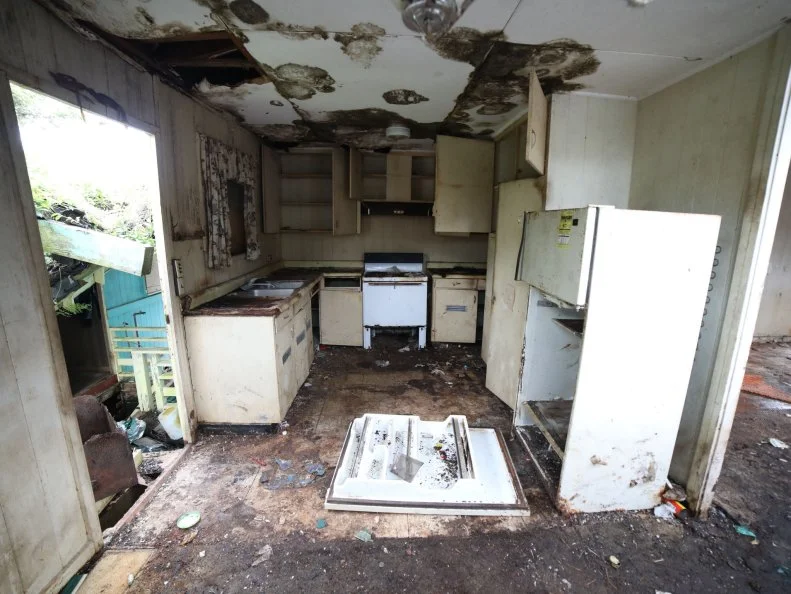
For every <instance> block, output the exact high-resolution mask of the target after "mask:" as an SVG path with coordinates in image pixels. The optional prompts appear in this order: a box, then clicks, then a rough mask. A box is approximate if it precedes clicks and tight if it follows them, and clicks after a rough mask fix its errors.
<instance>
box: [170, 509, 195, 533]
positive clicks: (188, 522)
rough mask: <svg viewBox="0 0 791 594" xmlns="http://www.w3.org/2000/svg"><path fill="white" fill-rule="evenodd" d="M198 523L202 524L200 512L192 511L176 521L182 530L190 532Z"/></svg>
mask: <svg viewBox="0 0 791 594" xmlns="http://www.w3.org/2000/svg"><path fill="white" fill-rule="evenodd" d="M198 522H200V512H198V511H190V512H186V513H183V514H181V515H180V516H179V519H178V520H176V526H178V527H179V528H181V529H182V530H188V529H190V528H192V527H193V526H195V524H197V523H198Z"/></svg>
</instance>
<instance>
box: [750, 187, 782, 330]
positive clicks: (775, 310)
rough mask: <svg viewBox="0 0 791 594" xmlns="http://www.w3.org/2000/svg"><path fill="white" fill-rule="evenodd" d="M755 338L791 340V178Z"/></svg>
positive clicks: (779, 223) (778, 225)
mask: <svg viewBox="0 0 791 594" xmlns="http://www.w3.org/2000/svg"><path fill="white" fill-rule="evenodd" d="M789 173H791V172H789ZM755 336H756V337H767V338H769V337H771V338H779V337H787V336H791V175H789V181H787V182H786V191H785V194H784V196H783V205H782V207H781V209H780V220H779V221H778V222H777V232H776V233H775V242H774V246H773V247H772V258H771V260H770V261H769V274H767V275H766V283H765V284H764V294H763V297H762V299H761V310H760V311H759V313H758V322H757V323H756V325H755Z"/></svg>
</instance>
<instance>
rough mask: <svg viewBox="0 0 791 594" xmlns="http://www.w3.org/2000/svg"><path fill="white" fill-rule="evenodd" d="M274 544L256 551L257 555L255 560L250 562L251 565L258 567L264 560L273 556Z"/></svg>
mask: <svg viewBox="0 0 791 594" xmlns="http://www.w3.org/2000/svg"><path fill="white" fill-rule="evenodd" d="M273 552H274V551H273V550H272V545H264V547H263V548H261V549H259V550H258V551H257V552H256V555H257V557H256V558H255V560H254V561H253V562H252V563H251V564H250V567H256V566H258V565H260V564H261V563H263V562H264V561H269V559H271V558H272V553H273Z"/></svg>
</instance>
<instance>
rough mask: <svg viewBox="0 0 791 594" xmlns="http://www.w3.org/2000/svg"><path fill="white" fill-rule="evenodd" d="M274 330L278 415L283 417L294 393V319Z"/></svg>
mask: <svg viewBox="0 0 791 594" xmlns="http://www.w3.org/2000/svg"><path fill="white" fill-rule="evenodd" d="M276 326H277V324H276ZM275 332H276V334H275V354H276V356H277V387H278V390H279V393H278V399H279V401H280V416H281V417H283V416H285V414H286V411H287V410H288V407H289V405H290V404H291V401H292V400H293V399H294V397H293V394H294V393H296V383H297V382H296V377H295V373H296V368H295V360H296V353H295V351H294V319H293V318H291V319H290V320H289V321H288V322H287V323H286V324H284V325H283V326H281V327H280V328H276V330H275Z"/></svg>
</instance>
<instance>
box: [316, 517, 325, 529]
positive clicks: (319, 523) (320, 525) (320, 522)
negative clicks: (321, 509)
mask: <svg viewBox="0 0 791 594" xmlns="http://www.w3.org/2000/svg"><path fill="white" fill-rule="evenodd" d="M326 527H327V520H325V519H324V518H319V519H318V520H316V528H318V529H319V530H322V529H324V528H326Z"/></svg>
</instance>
